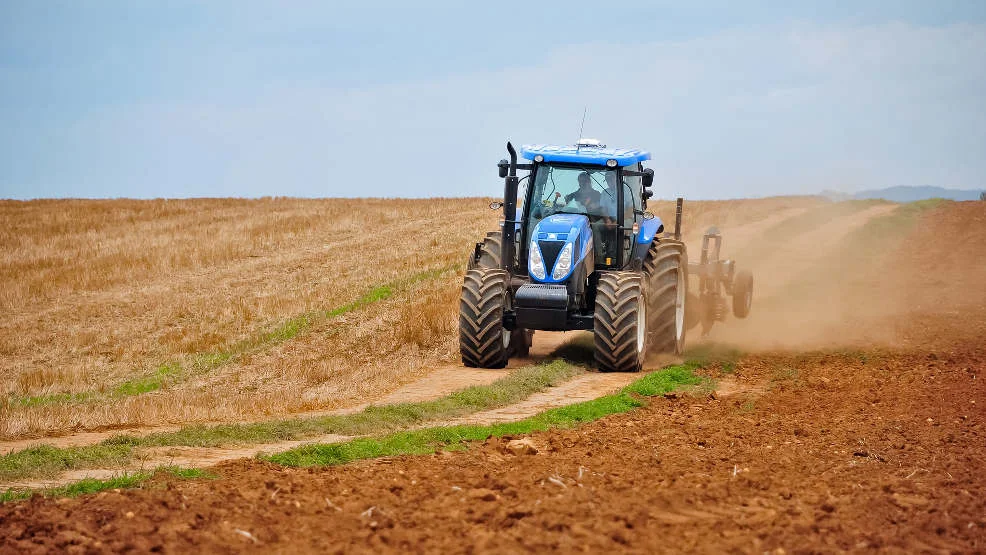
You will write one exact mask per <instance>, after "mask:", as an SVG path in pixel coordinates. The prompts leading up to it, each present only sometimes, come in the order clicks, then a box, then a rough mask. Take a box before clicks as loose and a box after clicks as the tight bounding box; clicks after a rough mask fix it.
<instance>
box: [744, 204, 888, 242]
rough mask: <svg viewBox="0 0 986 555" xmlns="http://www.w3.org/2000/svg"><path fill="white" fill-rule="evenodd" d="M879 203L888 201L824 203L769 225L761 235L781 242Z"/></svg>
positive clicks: (769, 240)
mask: <svg viewBox="0 0 986 555" xmlns="http://www.w3.org/2000/svg"><path fill="white" fill-rule="evenodd" d="M881 204H888V202H887V201H885V200H846V201H842V202H832V203H829V204H824V205H822V206H820V207H818V208H814V209H812V210H809V211H808V212H806V213H804V214H800V215H798V216H794V217H792V218H788V219H786V220H784V221H781V222H779V223H777V224H775V225H773V226H771V227H770V229H768V230H767V231H765V232H764V234H763V237H764V239H765V240H766V241H768V242H772V243H783V242H785V241H788V240H789V239H790V238H791V237H795V236H798V235H801V234H804V233H807V232H809V231H812V230H814V229H817V228H819V227H821V226H823V225H825V224H827V223H829V222H831V221H832V220H834V219H837V218H842V217H845V216H851V215H853V214H855V213H857V212H862V211H863V210H866V209H867V208H872V207H873V206H878V205H881Z"/></svg>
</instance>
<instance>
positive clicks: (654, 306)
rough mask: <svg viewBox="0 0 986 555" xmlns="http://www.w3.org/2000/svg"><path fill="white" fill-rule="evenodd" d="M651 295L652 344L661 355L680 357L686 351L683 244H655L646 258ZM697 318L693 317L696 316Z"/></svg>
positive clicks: (685, 265)
mask: <svg viewBox="0 0 986 555" xmlns="http://www.w3.org/2000/svg"><path fill="white" fill-rule="evenodd" d="M644 274H645V275H646V276H647V285H648V288H649V292H650V302H651V304H650V306H649V308H650V315H651V318H650V320H649V322H648V324H649V326H648V329H649V330H651V340H650V344H651V347H652V349H653V350H654V351H655V352H658V353H673V354H676V355H680V354H681V352H682V351H683V350H684V348H685V330H686V328H687V324H692V323H693V322H692V321H686V314H687V311H686V299H688V298H689V297H691V298H694V296H689V295H688V252H687V250H686V249H685V244H684V243H682V242H680V241H672V240H667V239H666V240H663V241H660V242H657V241H655V242H654V244H653V245H651V248H650V251H648V253H647V258H645V259H644ZM693 318H694V316H693Z"/></svg>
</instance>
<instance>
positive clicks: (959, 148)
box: [0, 0, 986, 198]
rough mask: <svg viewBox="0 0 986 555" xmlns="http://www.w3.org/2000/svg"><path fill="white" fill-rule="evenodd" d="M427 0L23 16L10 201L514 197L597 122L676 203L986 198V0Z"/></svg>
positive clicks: (1, 66)
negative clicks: (505, 187)
mask: <svg viewBox="0 0 986 555" xmlns="http://www.w3.org/2000/svg"><path fill="white" fill-rule="evenodd" d="M421 4H422V5H420V6H419V5H412V3H405V2H395V3H389V2H370V1H367V2H359V3H355V2H354V3H345V4H339V3H334V2H277V3H275V2H265V3H261V2H249V1H237V2H220V1H211V2H191V1H189V2H181V1H173V2H167V3H164V2H124V1H119V2H100V1H95V0H91V1H87V2H76V1H66V2H54V1H42V0H38V1H24V2H15V1H11V0H7V1H5V2H2V3H0V197H4V198H34V197H139V198H149V197H150V198H153V197H189V196H265V195H289V196H310V197H324V196H410V197H422V196H472V195H492V196H495V195H498V194H501V190H502V183H501V182H499V181H498V180H497V179H496V169H495V167H494V164H495V162H496V161H497V160H499V159H500V158H502V157H503V156H504V153H503V145H504V143H505V141H506V140H507V139H511V140H513V141H514V142H515V143H544V142H559V143H571V142H573V141H574V140H575V139H576V138H577V135H578V127H579V121H580V119H581V116H582V111H583V108H584V107H587V108H588V118H587V121H586V129H585V132H584V135H586V136H592V137H597V138H600V139H602V140H603V141H604V142H606V143H608V144H610V145H611V146H628V147H641V148H646V149H648V150H650V151H651V153H652V154H653V157H654V159H653V160H652V161H651V163H650V166H651V167H653V168H654V170H655V173H656V183H657V184H658V187H657V188H658V194H659V195H660V196H673V195H679V194H680V195H685V196H687V197H689V198H730V197H743V196H761V195H773V194H802V193H813V192H817V191H819V190H821V189H826V188H830V189H839V190H846V191H853V190H858V189H866V188H878V187H885V186H891V185H925V184H928V185H939V186H944V187H953V188H983V187H986V178H984V176H986V100H984V99H986V56H984V54H983V53H984V52H986V2H981V1H978V0H970V1H967V2H955V1H952V2H949V1H936V2H930V1H911V2H909V1H866V0H861V1H853V2H848V1H829V2H817V3H815V2H775V1H746V2H740V1H712V2H687V3H686V2H646V1H645V2H634V1H627V2H621V3H607V2H574V1H569V2H552V1H543V2H538V3H526V2H525V3H517V2H504V3H492V2H488V3H482V5H479V4H480V3H466V2H421ZM472 4H476V5H472Z"/></svg>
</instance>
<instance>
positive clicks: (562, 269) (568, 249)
mask: <svg viewBox="0 0 986 555" xmlns="http://www.w3.org/2000/svg"><path fill="white" fill-rule="evenodd" d="M571 269H572V243H569V244H567V245H565V247H564V248H563V249H562V250H561V254H559V255H558V262H555V271H554V272H551V278H552V279H561V278H563V277H565V276H566V275H567V274H568V271H569V270H571Z"/></svg>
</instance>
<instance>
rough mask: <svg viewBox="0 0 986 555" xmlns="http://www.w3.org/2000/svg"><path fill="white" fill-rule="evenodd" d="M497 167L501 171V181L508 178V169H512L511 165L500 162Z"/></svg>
mask: <svg viewBox="0 0 986 555" xmlns="http://www.w3.org/2000/svg"><path fill="white" fill-rule="evenodd" d="M496 167H497V168H499V169H500V179H504V178H505V177H507V168H509V167H510V164H509V163H508V162H507V161H506V160H500V163H499V164H497V165H496Z"/></svg>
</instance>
